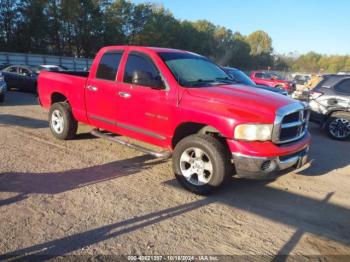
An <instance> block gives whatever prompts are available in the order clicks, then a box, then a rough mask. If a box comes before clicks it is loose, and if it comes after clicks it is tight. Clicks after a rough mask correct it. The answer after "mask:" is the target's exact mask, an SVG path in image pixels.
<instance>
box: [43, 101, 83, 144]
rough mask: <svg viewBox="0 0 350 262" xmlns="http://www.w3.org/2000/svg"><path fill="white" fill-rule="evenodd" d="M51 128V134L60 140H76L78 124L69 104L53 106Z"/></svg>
mask: <svg viewBox="0 0 350 262" xmlns="http://www.w3.org/2000/svg"><path fill="white" fill-rule="evenodd" d="M55 123H56V124H55ZM49 126H50V130H51V133H52V134H53V135H54V136H55V137H56V138H58V139H60V140H69V139H73V138H74V136H75V135H76V133H77V130H78V122H77V121H76V120H75V119H74V117H73V114H72V110H71V108H70V105H69V104H68V103H55V104H53V105H52V106H51V108H50V111H49Z"/></svg>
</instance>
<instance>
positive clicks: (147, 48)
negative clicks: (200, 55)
mask: <svg viewBox="0 0 350 262" xmlns="http://www.w3.org/2000/svg"><path fill="white" fill-rule="evenodd" d="M113 48H120V49H133V50H140V51H141V50H143V51H146V50H149V51H153V52H157V53H167V52H171V53H175V52H176V53H191V52H189V51H185V50H180V49H173V48H164V47H152V46H135V45H125V46H106V47H104V49H113Z"/></svg>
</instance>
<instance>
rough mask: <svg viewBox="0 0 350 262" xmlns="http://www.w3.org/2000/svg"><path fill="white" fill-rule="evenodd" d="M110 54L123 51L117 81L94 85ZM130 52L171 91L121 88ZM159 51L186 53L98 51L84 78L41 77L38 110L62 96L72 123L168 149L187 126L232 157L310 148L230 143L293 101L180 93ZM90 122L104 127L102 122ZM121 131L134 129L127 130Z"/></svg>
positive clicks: (243, 93)
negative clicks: (221, 140) (199, 127)
mask: <svg viewBox="0 0 350 262" xmlns="http://www.w3.org/2000/svg"><path fill="white" fill-rule="evenodd" d="M114 50H123V51H124V53H123V57H122V60H121V62H120V66H119V69H118V73H117V76H116V80H115V81H104V80H98V79H96V78H95V75H96V70H97V67H98V64H99V61H100V59H101V57H102V55H103V54H104V53H105V52H107V51H114ZM130 51H138V52H142V53H144V54H146V55H148V56H149V57H150V58H151V59H152V60H153V62H154V64H155V65H156V66H157V67H158V69H159V71H160V72H161V74H162V75H163V77H164V79H165V80H166V82H167V83H168V86H169V90H155V89H151V88H149V87H143V86H136V85H132V84H128V83H123V75H124V68H125V64H126V61H127V56H128V53H129V52H130ZM162 51H166V52H185V51H180V50H172V49H161V48H147V47H133V46H112V47H105V48H103V49H101V50H100V51H99V53H98V54H97V56H96V58H95V60H94V62H93V64H92V66H91V70H90V74H89V77H88V78H84V77H78V76H72V75H68V74H61V73H55V72H42V73H41V74H40V76H39V80H38V91H39V96H40V101H41V103H42V106H43V107H45V108H49V107H50V106H51V98H52V94H53V93H59V94H62V95H64V96H65V97H66V98H67V100H68V102H69V103H70V105H71V107H72V111H73V114H74V117H75V118H76V119H77V120H78V121H79V122H82V123H85V124H88V125H91V126H94V127H98V128H102V129H105V130H109V131H111V132H114V133H118V134H121V135H125V136H129V137H132V138H135V139H138V140H141V141H144V142H147V143H150V144H153V145H157V146H160V147H163V148H169V149H172V138H173V136H174V133H175V130H176V128H177V127H179V126H180V125H181V124H184V123H188V122H192V123H198V124H203V125H208V126H212V127H214V128H215V129H216V130H218V131H219V132H220V133H221V135H222V136H223V137H225V138H226V139H227V143H228V146H229V148H230V149H231V151H232V152H239V153H242V154H250V155H254V156H277V155H287V154H290V153H293V152H295V151H297V150H299V149H301V148H304V147H306V146H307V145H308V144H309V141H310V138H309V136H307V137H306V138H304V139H301V140H299V141H296V142H293V143H292V144H291V145H283V146H277V145H275V144H273V143H272V142H250V143H248V142H242V141H235V140H233V137H234V129H235V126H236V125H237V124H241V123H273V122H274V119H275V112H276V110H277V109H279V108H280V107H282V106H285V105H288V104H291V103H294V101H293V100H292V99H289V98H288V97H285V96H280V95H275V94H274V93H272V92H266V91H264V90H259V89H257V88H253V87H245V88H241V85H238V86H234V85H230V86H216V87H205V88H185V87H182V86H180V85H179V84H178V83H177V81H176V79H175V78H174V77H173V75H172V73H171V72H170V70H169V69H168V67H167V66H166V65H165V64H164V63H163V61H162V60H161V59H160V57H159V56H158V54H157V52H162ZM89 85H93V86H96V87H98V91H96V92H91V91H89V90H88V89H87V88H86V87H87V86H89ZM119 92H127V93H130V95H131V97H130V98H127V99H126V98H122V97H120V96H119V95H118V93H119ZM92 116H97V117H98V118H103V119H105V120H108V121H101V120H99V119H96V118H93V117H92ZM125 125H127V126H132V127H133V128H132V129H130V128H125ZM140 129H142V131H141V132H140Z"/></svg>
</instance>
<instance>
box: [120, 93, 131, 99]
mask: <svg viewBox="0 0 350 262" xmlns="http://www.w3.org/2000/svg"><path fill="white" fill-rule="evenodd" d="M118 95H119V96H120V97H123V98H129V97H131V94H129V93H127V92H119V93H118Z"/></svg>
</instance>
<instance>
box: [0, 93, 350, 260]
mask: <svg viewBox="0 0 350 262" xmlns="http://www.w3.org/2000/svg"><path fill="white" fill-rule="evenodd" d="M90 129H91V128H89V127H88V126H83V125H81V126H80V127H79V135H78V136H77V139H75V140H72V141H66V142H62V141H58V140H56V139H54V138H53V136H52V135H51V134H50V131H49V129H48V124H47V112H46V111H45V110H44V109H42V108H40V107H39V106H38V105H37V103H36V98H35V97H34V96H33V95H32V94H26V93H19V92H9V93H8V96H7V101H6V102H5V103H4V104H3V105H0V219H1V220H0V221H1V223H0V254H2V255H14V256H15V258H20V257H21V258H23V256H26V255H29V254H36V255H47V254H49V255H52V256H53V257H55V256H59V255H67V254H74V255H94V256H97V255H111V254H113V255H135V254H138V255H140V254H148V255H170V254H171V255H203V254H205V255H266V256H275V255H277V254H294V255H302V256H312V255H350V202H349V199H350V157H349V151H350V150H349V149H350V142H349V141H348V142H338V141H333V140H330V139H329V138H327V137H326V136H325V135H324V134H323V132H321V131H320V130H319V129H318V128H317V126H315V125H311V133H312V136H313V143H312V148H311V157H310V158H311V159H312V161H311V163H310V165H308V166H307V167H306V168H304V169H303V170H298V171H297V172H294V173H290V174H287V175H285V176H283V177H281V178H279V179H278V180H276V181H274V182H270V183H267V182H256V181H247V180H239V179H234V178H233V179H232V180H231V181H230V182H229V183H228V184H227V185H225V187H224V188H223V189H222V190H221V191H220V192H218V193H217V194H216V195H213V196H210V197H200V196H196V195H193V194H191V193H189V192H187V191H185V190H183V189H182V188H181V187H180V186H179V185H178V184H177V183H176V181H175V180H174V177H173V174H172V170H171V161H170V160H169V161H161V160H157V159H152V158H151V157H148V156H146V155H144V154H142V153H139V152H137V151H134V150H132V149H129V148H127V147H123V146H121V145H116V144H112V143H110V142H108V141H106V140H102V139H97V138H94V137H92V136H90V135H89V130H90ZM252 257H254V256H252ZM2 258H4V257H2ZM0 260H1V257H0Z"/></svg>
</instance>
